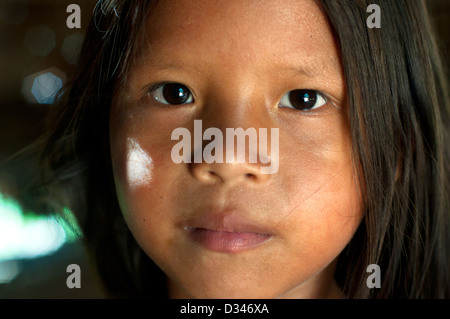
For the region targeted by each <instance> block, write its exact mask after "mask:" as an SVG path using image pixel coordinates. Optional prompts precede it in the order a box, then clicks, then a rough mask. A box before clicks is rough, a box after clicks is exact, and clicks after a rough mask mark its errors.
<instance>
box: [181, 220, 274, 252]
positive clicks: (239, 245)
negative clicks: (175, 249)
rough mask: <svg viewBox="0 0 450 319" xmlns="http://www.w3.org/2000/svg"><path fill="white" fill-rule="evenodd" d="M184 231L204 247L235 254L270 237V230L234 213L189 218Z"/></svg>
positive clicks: (258, 244)
mask: <svg viewBox="0 0 450 319" xmlns="http://www.w3.org/2000/svg"><path fill="white" fill-rule="evenodd" d="M184 230H185V231H186V232H187V233H188V236H189V237H190V238H191V240H193V241H194V242H196V243H198V244H200V245H201V246H203V247H204V248H206V249H209V250H212V251H216V252H223V253H237V252H241V251H245V250H249V249H252V248H255V247H257V246H260V245H261V244H263V243H265V242H267V241H268V240H269V239H270V238H272V236H273V233H272V232H271V230H270V229H268V228H266V227H264V226H262V225H261V224H259V223H257V222H255V221H252V220H250V219H247V218H245V217H244V216H243V215H241V214H239V213H237V212H223V213H219V214H214V213H211V214H205V215H203V216H200V217H197V218H193V219H190V220H188V221H187V222H186V223H185V225H184Z"/></svg>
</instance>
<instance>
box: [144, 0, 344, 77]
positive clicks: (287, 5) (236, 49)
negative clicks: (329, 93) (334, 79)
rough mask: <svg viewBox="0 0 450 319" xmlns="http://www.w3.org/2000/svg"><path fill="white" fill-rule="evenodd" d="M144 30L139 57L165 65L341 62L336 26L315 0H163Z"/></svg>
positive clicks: (317, 65)
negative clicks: (332, 26)
mask: <svg viewBox="0 0 450 319" xmlns="http://www.w3.org/2000/svg"><path fill="white" fill-rule="evenodd" d="M143 35H144V39H145V41H144V43H145V45H144V47H143V50H142V55H141V57H142V58H144V59H145V60H147V61H146V62H151V63H152V64H154V65H158V64H161V67H164V66H167V65H171V64H177V63H183V64H188V65H193V66H198V65H199V64H201V65H202V66H204V67H208V66H210V64H217V62H218V61H220V63H221V64H223V65H226V66H235V67H251V66H255V65H256V64H258V63H260V64H258V67H261V66H262V64H268V63H271V64H272V65H273V64H276V65H282V64H283V63H286V64H290V65H292V64H296V66H299V67H300V66H301V68H302V69H303V70H305V71H306V73H313V72H318V71H321V70H322V71H323V70H333V71H336V70H339V68H340V59H339V57H338V53H337V49H336V41H335V39H334V36H333V32H332V31H331V28H330V26H329V24H328V21H327V18H326V16H325V14H324V13H323V12H322V10H321V8H320V6H319V2H318V1H315V0H277V1H273V0H245V1H242V0H214V1H211V0H195V1H192V0H160V1H158V2H157V3H156V5H155V7H154V8H153V10H152V11H151V13H150V15H149V18H148V20H147V23H146V27H145V32H144V34H143ZM174 66H175V65H174Z"/></svg>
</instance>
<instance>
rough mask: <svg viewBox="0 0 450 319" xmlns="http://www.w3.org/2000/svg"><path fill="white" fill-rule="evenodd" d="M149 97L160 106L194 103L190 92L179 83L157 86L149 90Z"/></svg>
mask: <svg viewBox="0 0 450 319" xmlns="http://www.w3.org/2000/svg"><path fill="white" fill-rule="evenodd" d="M150 96H151V97H152V98H153V99H155V100H156V101H158V102H160V103H162V104H169V105H180V104H187V103H192V102H194V98H193V96H192V93H191V91H190V90H189V89H188V88H187V87H186V86H184V85H183V84H180V83H164V84H158V85H156V86H155V87H154V88H152V89H151V90H150Z"/></svg>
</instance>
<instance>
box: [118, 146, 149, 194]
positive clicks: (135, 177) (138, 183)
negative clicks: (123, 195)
mask: <svg viewBox="0 0 450 319" xmlns="http://www.w3.org/2000/svg"><path fill="white" fill-rule="evenodd" d="M125 170H126V171H125V174H124V175H125V176H126V182H127V184H128V185H129V187H130V188H131V189H132V190H134V189H137V188H140V187H145V186H148V185H150V183H151V181H152V175H153V174H152V171H153V160H152V158H151V157H150V155H149V154H147V153H146V152H145V151H144V150H143V149H142V147H141V146H140V145H139V143H138V142H137V141H136V140H135V139H132V138H128V139H127V152H126V162H125Z"/></svg>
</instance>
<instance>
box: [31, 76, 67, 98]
mask: <svg viewBox="0 0 450 319" xmlns="http://www.w3.org/2000/svg"><path fill="white" fill-rule="evenodd" d="M62 86H63V82H62V80H61V79H60V78H59V77H57V76H56V75H54V74H53V73H50V72H48V73H45V74H42V75H39V76H37V77H35V78H34V81H33V86H32V87H31V93H33V96H34V97H35V98H36V100H37V101H38V102H39V103H40V104H52V103H53V102H54V100H55V97H56V93H58V91H59V90H60V89H61V88H62Z"/></svg>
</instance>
